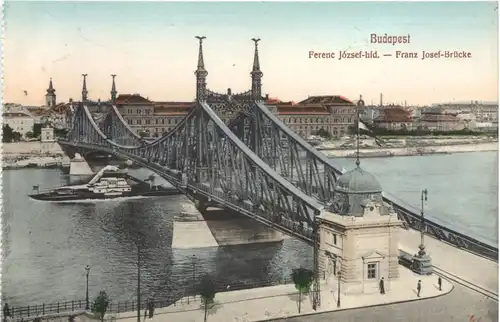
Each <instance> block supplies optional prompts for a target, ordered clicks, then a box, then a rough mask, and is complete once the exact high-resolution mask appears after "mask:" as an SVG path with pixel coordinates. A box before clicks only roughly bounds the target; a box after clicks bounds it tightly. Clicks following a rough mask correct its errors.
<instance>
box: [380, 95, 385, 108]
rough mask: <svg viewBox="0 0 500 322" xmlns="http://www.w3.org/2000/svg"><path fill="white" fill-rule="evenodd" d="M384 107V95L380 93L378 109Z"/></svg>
mask: <svg viewBox="0 0 500 322" xmlns="http://www.w3.org/2000/svg"><path fill="white" fill-rule="evenodd" d="M382 106H384V95H383V94H382V93H380V107H382Z"/></svg>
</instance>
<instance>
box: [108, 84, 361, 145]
mask: <svg viewBox="0 0 500 322" xmlns="http://www.w3.org/2000/svg"><path fill="white" fill-rule="evenodd" d="M244 94H245V93H243V94H242V96H243V95H244ZM227 97H231V98H230V99H232V100H233V101H235V102H238V100H237V99H238V97H237V96H236V95H232V94H231V92H230V90H229V91H228V94H226V98H222V97H220V96H217V97H214V98H213V102H211V97H208V99H207V101H208V103H209V104H210V105H211V106H214V107H215V109H216V112H217V114H218V115H219V117H221V119H222V121H224V122H225V123H226V124H227V123H229V122H230V121H231V120H233V119H234V118H235V117H236V115H237V112H238V109H237V108H236V109H234V110H232V109H230V108H218V107H219V106H222V103H221V102H224V101H223V99H227ZM216 98H217V99H216ZM240 102H243V99H241V100H240ZM264 102H265V104H266V106H267V107H268V108H269V109H270V110H271V111H274V112H275V113H276V114H277V116H278V117H279V118H280V119H281V121H283V123H285V124H287V125H288V126H289V127H290V128H291V129H292V130H293V131H295V132H296V133H297V134H299V135H300V136H302V137H304V138H307V137H308V136H310V135H312V134H315V133H316V132H318V131H319V130H321V129H322V130H324V131H327V132H329V133H330V134H331V135H332V136H333V137H340V136H343V135H344V134H346V133H348V131H349V129H350V128H351V127H352V125H353V122H354V120H355V115H356V106H355V104H354V103H352V102H351V101H350V100H348V99H346V98H344V97H342V96H313V97H309V98H308V99H306V100H304V101H301V102H299V103H293V102H281V101H280V100H277V99H272V98H269V96H266V100H265V101H264ZM116 105H117V107H118V110H119V111H120V113H121V114H122V116H123V118H124V119H125V120H126V121H127V123H128V125H129V126H130V127H131V129H132V130H133V131H134V132H136V133H137V134H140V133H142V135H146V136H152V137H157V136H161V135H163V134H164V133H168V132H169V131H171V130H172V129H173V128H174V127H175V126H176V125H177V124H178V123H179V122H180V121H181V120H182V119H183V118H184V117H186V115H187V114H188V113H189V111H190V110H191V109H192V108H193V106H194V102H153V101H150V100H148V99H146V98H144V97H142V96H141V95H139V94H132V95H129V94H121V95H119V96H118V97H117V99H116ZM224 106H225V107H228V106H230V104H227V103H226V104H225V105H224ZM236 107H238V106H237V105H236Z"/></svg>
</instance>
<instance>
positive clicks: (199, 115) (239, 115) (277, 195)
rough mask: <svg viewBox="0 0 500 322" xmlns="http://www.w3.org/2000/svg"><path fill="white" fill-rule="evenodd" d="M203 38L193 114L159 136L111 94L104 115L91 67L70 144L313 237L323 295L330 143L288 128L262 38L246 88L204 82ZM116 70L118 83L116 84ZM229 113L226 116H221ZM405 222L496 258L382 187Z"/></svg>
mask: <svg viewBox="0 0 500 322" xmlns="http://www.w3.org/2000/svg"><path fill="white" fill-rule="evenodd" d="M197 38H198V39H199V56H198V68H197V70H196V72H195V75H196V101H195V103H194V105H193V108H192V109H191V110H190V112H189V113H188V115H187V116H186V117H185V118H184V119H183V120H182V121H181V122H179V123H178V124H177V125H176V127H175V128H173V129H172V130H171V131H170V132H168V133H166V134H165V135H163V136H162V137H160V138H156V139H154V140H151V139H149V140H146V139H144V138H141V137H140V136H138V135H137V134H136V133H134V131H133V130H132V129H131V128H130V127H129V125H128V124H127V122H126V121H125V120H124V119H123V117H122V116H121V114H120V112H119V110H118V108H117V106H116V105H114V104H113V101H112V102H110V103H109V104H108V105H109V107H108V108H107V110H105V113H102V112H103V109H102V108H100V109H99V111H100V112H101V113H100V114H99V117H94V115H96V113H93V111H91V109H92V108H91V105H92V104H91V102H90V101H89V100H88V99H87V90H86V83H85V76H86V74H85V76H84V89H83V90H82V101H81V102H79V103H78V104H77V106H76V109H75V110H74V112H73V115H72V126H71V129H70V130H69V132H68V134H67V136H66V137H65V138H60V139H58V142H59V144H60V145H61V146H62V147H63V148H64V149H68V148H70V149H71V148H73V149H80V150H87V151H88V150H97V151H103V152H106V153H110V154H114V155H116V156H119V157H122V158H126V159H130V160H133V161H134V162H136V163H138V164H140V165H142V166H143V167H145V168H148V169H150V170H152V171H153V172H155V173H157V174H158V175H160V176H161V177H163V178H164V179H166V180H167V181H169V182H170V183H171V184H172V185H174V186H175V187H177V188H179V189H180V190H181V191H182V192H184V193H185V194H186V195H188V196H189V197H190V198H191V199H194V200H198V201H200V202H202V203H206V204H215V205H218V206H220V207H225V208H229V209H232V210H235V211H237V212H239V213H241V214H243V215H246V216H249V217H251V218H253V219H254V220H257V221H259V222H261V223H263V224H265V225H267V226H269V227H272V228H274V229H276V230H278V231H280V232H282V233H284V234H287V235H290V236H292V237H294V238H297V239H299V240H302V241H303V242H305V243H307V244H309V245H312V246H313V247H314V266H315V267H314V270H315V274H316V282H315V283H314V285H313V288H314V290H315V292H313V294H317V296H314V297H313V300H314V303H315V306H319V305H320V299H319V277H318V276H319V274H318V271H317V270H318V267H319V263H318V258H319V256H318V251H319V240H318V235H319V234H317V226H316V222H315V217H316V216H318V215H319V213H320V211H321V210H322V209H323V208H324V207H325V206H328V205H329V204H330V202H331V201H332V200H333V191H334V187H335V182H336V180H337V177H338V176H339V175H341V171H340V170H339V169H337V168H336V167H335V166H334V165H333V164H332V163H331V160H330V159H328V158H327V157H326V156H325V155H324V154H323V153H321V152H319V151H317V150H316V149H314V148H313V147H312V146H311V145H309V144H308V143H307V142H305V140H303V139H302V138H301V137H299V136H298V135H297V134H295V133H294V132H293V131H292V130H290V129H289V128H288V127H287V126H286V125H285V124H284V123H283V122H282V121H281V120H280V119H279V118H278V117H277V116H276V115H275V108H274V107H273V106H267V105H265V104H264V99H263V97H262V95H261V86H262V84H261V78H262V76H263V73H262V72H261V71H260V64H259V56H258V46H257V44H258V42H259V39H253V41H254V43H255V51H254V63H253V69H252V72H251V73H250V74H251V77H252V88H251V90H249V91H246V92H243V93H242V94H236V95H232V94H231V91H230V90H228V94H227V95H223V94H217V93H216V92H214V91H210V90H208V89H207V87H206V76H207V75H208V72H207V71H206V70H205V65H204V60H203V50H202V41H203V39H204V37H197ZM114 86H115V85H114V76H113V90H112V96H113V91H114V93H115V94H114V95H115V96H116V89H115V88H114ZM223 120H224V121H226V122H224V121H223ZM384 201H385V202H386V203H388V204H389V205H390V206H392V208H393V209H394V210H395V211H396V212H397V214H398V216H399V218H400V219H401V220H402V221H403V223H404V227H405V228H406V229H410V228H412V229H418V230H420V229H421V228H423V229H424V230H425V232H426V233H427V234H429V235H432V236H433V237H435V238H437V239H439V240H442V241H444V242H447V243H450V244H452V245H454V246H456V247H459V248H462V249H465V250H468V251H471V252H474V253H476V254H479V255H481V256H484V257H487V258H489V259H492V260H495V261H498V248H496V247H493V246H490V245H487V244H485V243H482V242H480V241H478V240H475V239H473V238H471V237H468V236H466V235H464V234H461V233H458V232H455V231H453V230H451V229H449V228H447V227H444V226H442V225H439V224H437V223H434V222H432V221H431V220H429V219H426V220H425V222H424V224H423V226H422V221H421V217H420V215H419V213H418V211H415V210H414V209H410V207H407V206H405V205H404V204H403V203H401V202H398V201H396V200H392V199H390V198H388V197H384Z"/></svg>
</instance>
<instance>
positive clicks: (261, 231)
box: [172, 200, 284, 249]
mask: <svg viewBox="0 0 500 322" xmlns="http://www.w3.org/2000/svg"><path fill="white" fill-rule="evenodd" d="M173 226H174V229H173V238H172V248H174V249H193V248H203V247H218V246H231V245H248V244H259V243H276V242H282V241H283V239H284V235H283V234H282V233H280V232H279V231H277V230H275V229H273V228H270V227H267V226H265V225H263V224H261V223H259V222H257V221H255V220H254V219H251V218H249V217H246V216H243V215H240V214H238V213H237V212H235V211H232V210H229V209H223V208H220V207H217V206H216V205H215V204H214V203H212V202H210V201H208V200H196V201H195V202H194V203H193V202H190V201H188V200H186V201H183V202H182V203H181V213H180V214H179V215H178V216H175V217H174V223H173Z"/></svg>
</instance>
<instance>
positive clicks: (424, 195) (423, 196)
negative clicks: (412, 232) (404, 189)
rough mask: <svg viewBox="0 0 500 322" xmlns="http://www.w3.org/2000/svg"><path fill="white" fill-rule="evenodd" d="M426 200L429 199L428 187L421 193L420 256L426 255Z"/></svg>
mask: <svg viewBox="0 0 500 322" xmlns="http://www.w3.org/2000/svg"><path fill="white" fill-rule="evenodd" d="M424 201H427V189H424V190H422V193H421V194H420V202H421V208H420V220H421V222H420V246H419V248H420V250H419V252H418V254H419V255H420V257H422V256H423V255H425V245H424V231H425V218H424Z"/></svg>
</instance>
